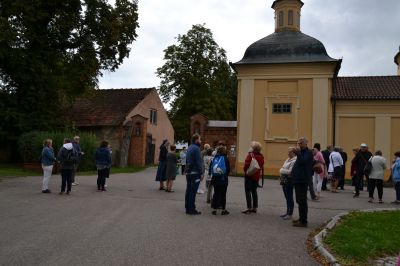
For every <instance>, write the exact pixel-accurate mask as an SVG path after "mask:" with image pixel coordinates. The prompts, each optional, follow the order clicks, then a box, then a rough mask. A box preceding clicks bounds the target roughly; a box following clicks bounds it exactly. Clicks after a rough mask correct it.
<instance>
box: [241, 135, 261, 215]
mask: <svg viewBox="0 0 400 266" xmlns="http://www.w3.org/2000/svg"><path fill="white" fill-rule="evenodd" d="M250 146H251V149H250V151H249V153H248V154H247V157H246V160H245V161H244V173H245V176H244V190H245V193H246V202H247V209H245V210H243V211H242V213H245V214H249V213H257V208H258V196H257V187H258V181H259V180H260V178H261V175H264V156H263V155H262V154H261V144H260V143H259V142H256V141H253V142H252V143H251V145H250ZM253 157H254V158H255V159H256V160H257V162H258V165H259V166H260V170H258V171H257V172H256V173H255V174H253V175H252V176H248V175H247V174H246V172H247V169H249V166H250V163H251V160H252V158H253ZM252 203H253V204H252Z"/></svg>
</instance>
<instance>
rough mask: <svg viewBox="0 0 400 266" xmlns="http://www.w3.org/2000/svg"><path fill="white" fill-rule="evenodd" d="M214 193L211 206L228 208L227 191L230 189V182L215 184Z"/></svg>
mask: <svg viewBox="0 0 400 266" xmlns="http://www.w3.org/2000/svg"><path fill="white" fill-rule="evenodd" d="M213 186H214V195H213V198H212V202H211V208H213V209H222V210H225V208H226V191H227V190H228V184H215V183H214V184H213Z"/></svg>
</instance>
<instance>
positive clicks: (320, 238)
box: [312, 208, 399, 266]
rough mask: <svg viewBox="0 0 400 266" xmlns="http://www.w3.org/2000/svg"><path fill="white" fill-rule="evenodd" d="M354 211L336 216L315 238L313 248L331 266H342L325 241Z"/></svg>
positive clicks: (379, 210)
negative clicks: (343, 219)
mask: <svg viewBox="0 0 400 266" xmlns="http://www.w3.org/2000/svg"><path fill="white" fill-rule="evenodd" d="M398 210H399V208H376V209H367V210H358V211H357V212H382V211H398ZM351 212H354V211H349V212H342V213H339V214H338V215H336V216H334V217H333V218H332V219H331V220H330V221H329V223H328V224H327V225H326V226H325V227H324V228H323V229H322V230H321V231H320V232H319V233H318V234H317V235H315V236H314V237H313V239H312V242H313V247H314V249H315V250H317V251H318V252H319V254H321V255H322V256H323V257H324V258H325V259H326V260H327V261H328V262H329V264H330V265H333V266H340V264H339V262H338V261H337V259H336V258H335V256H333V255H332V254H331V253H330V252H329V251H328V250H327V249H326V248H325V246H324V239H325V238H326V236H327V235H328V233H329V231H332V229H333V228H335V227H336V224H337V223H338V222H339V221H340V220H341V219H342V217H343V216H346V215H348V214H350V213H351Z"/></svg>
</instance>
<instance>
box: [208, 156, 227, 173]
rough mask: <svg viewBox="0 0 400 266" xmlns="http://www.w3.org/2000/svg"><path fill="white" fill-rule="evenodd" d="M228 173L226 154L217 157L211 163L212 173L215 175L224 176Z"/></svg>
mask: <svg viewBox="0 0 400 266" xmlns="http://www.w3.org/2000/svg"><path fill="white" fill-rule="evenodd" d="M225 174H226V165H225V158H224V156H219V157H215V158H214V159H213V160H212V163H211V175H212V176H214V177H223V176H224V175H225Z"/></svg>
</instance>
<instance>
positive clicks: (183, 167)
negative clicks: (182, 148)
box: [181, 164, 186, 175]
mask: <svg viewBox="0 0 400 266" xmlns="http://www.w3.org/2000/svg"><path fill="white" fill-rule="evenodd" d="M185 166H186V165H185V164H182V165H181V172H182V175H184V174H185Z"/></svg>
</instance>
